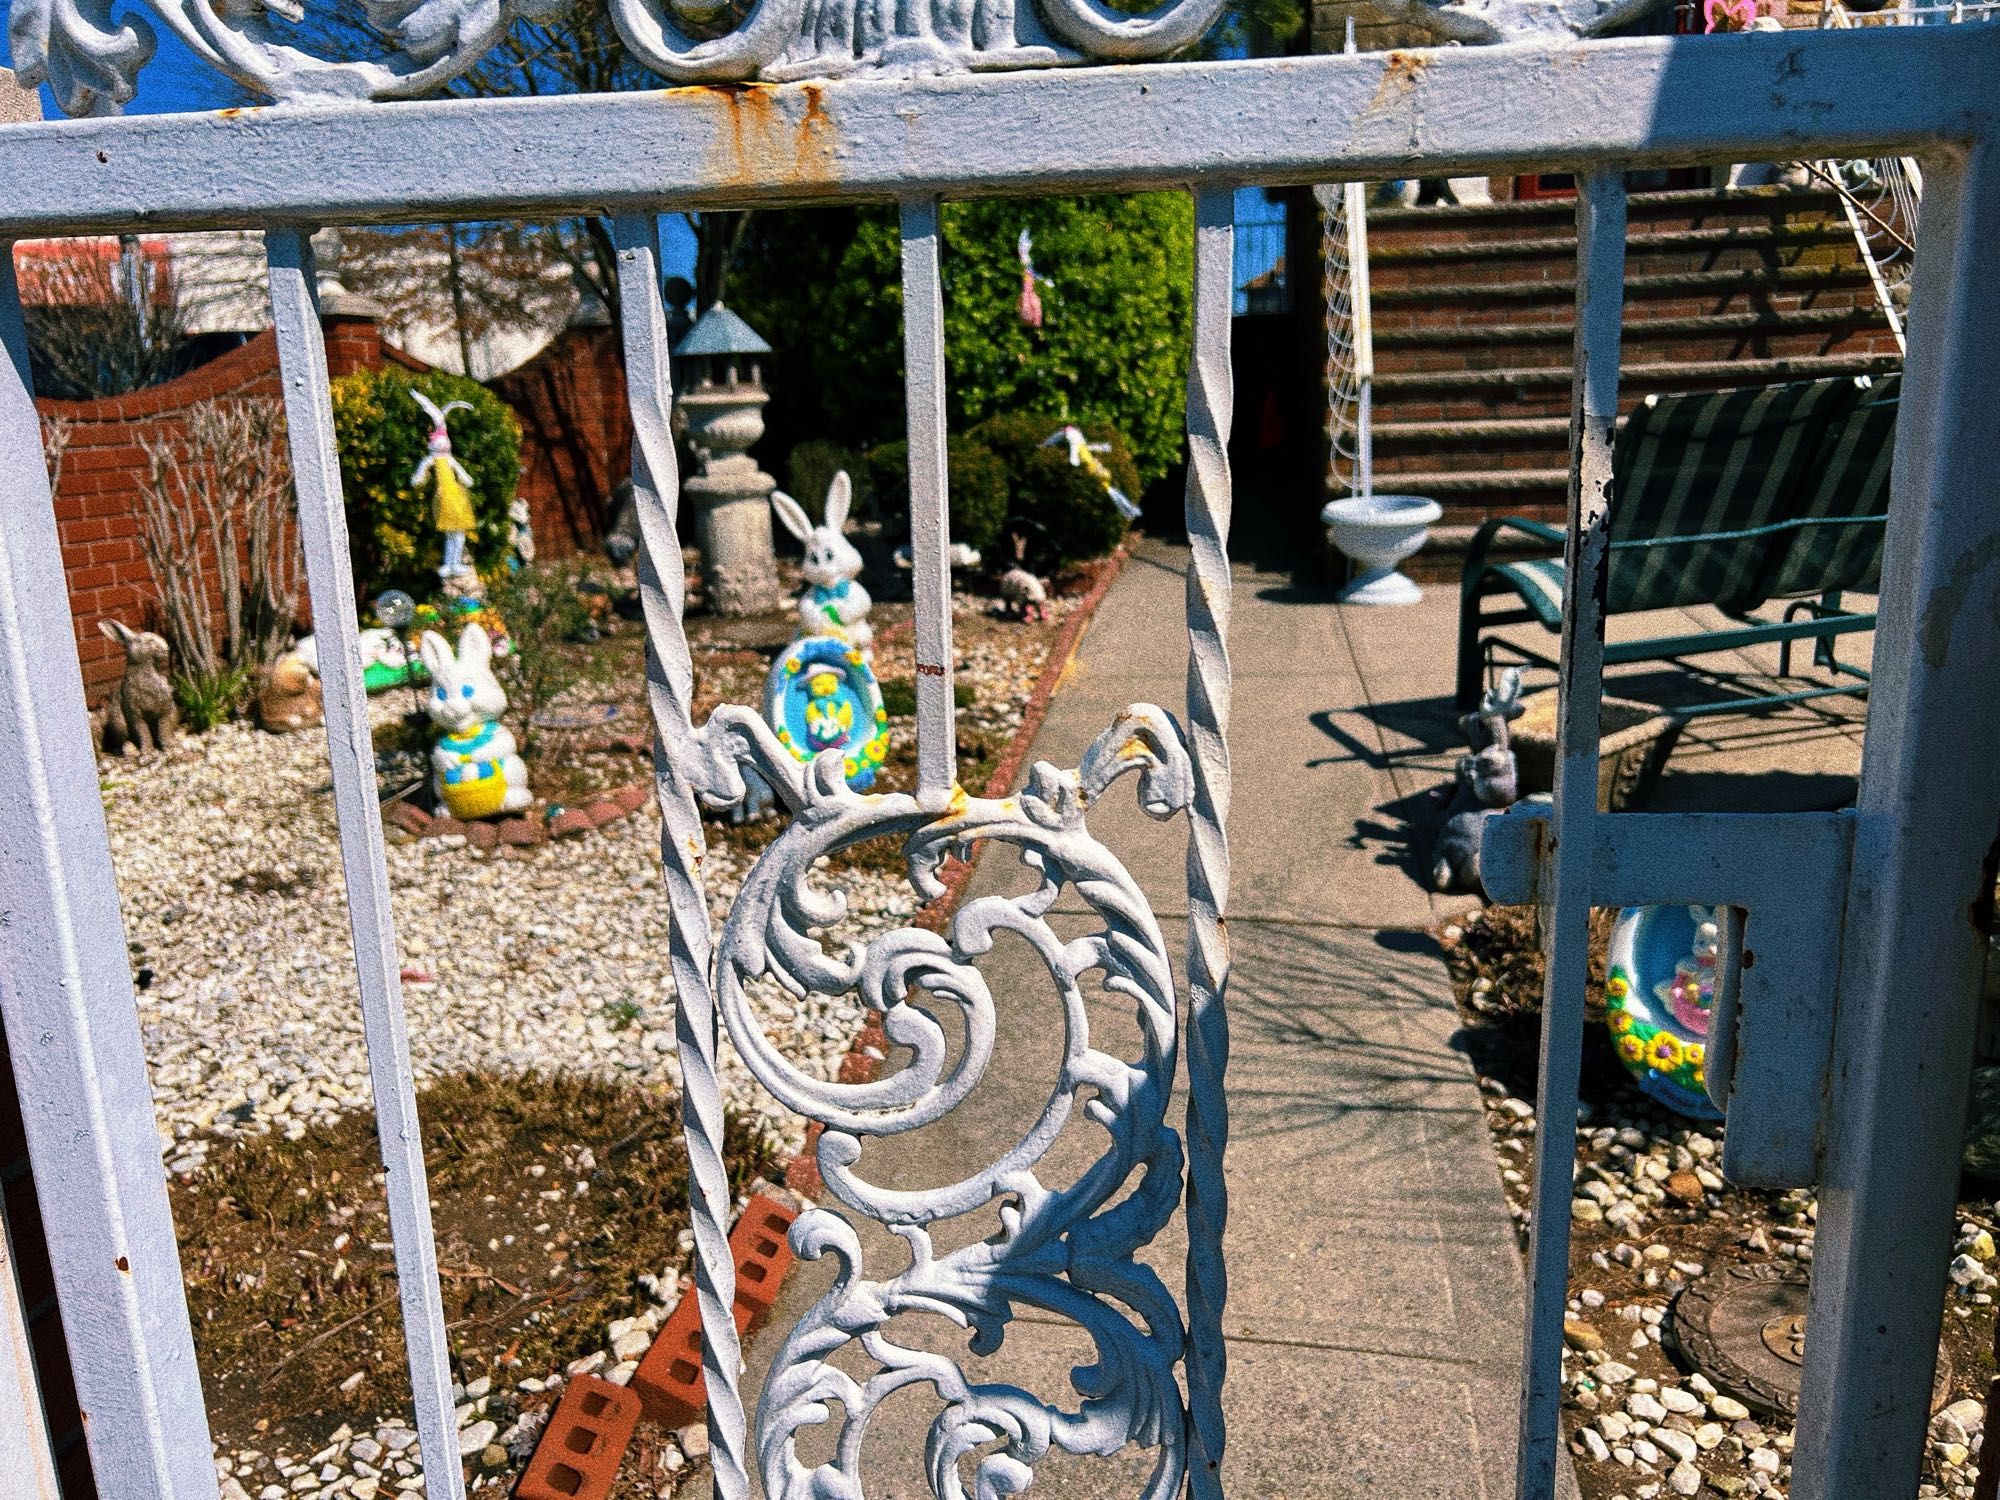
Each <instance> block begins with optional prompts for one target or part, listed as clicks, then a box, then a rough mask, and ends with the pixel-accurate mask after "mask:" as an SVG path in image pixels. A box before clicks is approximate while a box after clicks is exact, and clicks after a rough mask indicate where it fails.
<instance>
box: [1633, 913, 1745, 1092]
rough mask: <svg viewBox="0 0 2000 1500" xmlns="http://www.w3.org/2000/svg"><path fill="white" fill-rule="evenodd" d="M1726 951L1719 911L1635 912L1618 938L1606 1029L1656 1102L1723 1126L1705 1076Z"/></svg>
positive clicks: (1634, 1075)
mask: <svg viewBox="0 0 2000 1500" xmlns="http://www.w3.org/2000/svg"><path fill="white" fill-rule="evenodd" d="M1720 951H1721V940H1720V930H1719V925H1718V923H1717V920H1716V913H1715V908H1713V907H1710V906H1633V907H1627V908H1626V909H1625V910H1624V911H1622V912H1620V913H1619V914H1618V922H1617V924H1616V925H1615V926H1614V927H1613V928H1612V930H1611V951H1610V954H1609V970H1610V972H1609V975H1608V977H1607V978H1606V980H1605V985H1604V1021H1605V1025H1606V1026H1607V1027H1608V1028H1609V1029H1610V1032H1611V1045H1612V1049H1613V1050H1614V1051H1615V1052H1616V1053H1617V1054H1618V1060H1619V1061H1620V1062H1622V1063H1623V1064H1624V1065H1625V1067H1626V1069H1627V1070H1628V1071H1629V1072H1630V1073H1631V1074H1632V1076H1633V1078H1634V1079H1635V1080H1637V1082H1638V1085H1639V1088H1640V1089H1641V1091H1642V1092H1644V1093H1645V1094H1646V1095H1647V1096H1648V1097H1650V1098H1652V1099H1655V1100H1657V1101H1658V1102H1659V1103H1661V1104H1664V1105H1665V1106H1666V1107H1667V1108H1668V1109H1671V1110H1673V1111H1674V1112H1675V1113H1676V1114H1682V1115H1686V1116H1688V1117H1689V1118H1690V1119H1696V1120H1704V1121H1711V1122H1712V1121H1716V1120H1720V1119H1721V1118H1722V1115H1721V1112H1720V1111H1719V1110H1717V1109H1716V1107H1715V1106H1714V1104H1713V1103H1711V1102H1710V1100H1709V1097H1708V1092H1707V1084H1708V1078H1707V1073H1706V1071H1705V1068H1706V1065H1707V1061H1708V1034H1709V1026H1710V1019H1711V1016H1712V1015H1713V1013H1714V1010H1715V982H1716V974H1717V965H1718V960H1719V954H1720Z"/></svg>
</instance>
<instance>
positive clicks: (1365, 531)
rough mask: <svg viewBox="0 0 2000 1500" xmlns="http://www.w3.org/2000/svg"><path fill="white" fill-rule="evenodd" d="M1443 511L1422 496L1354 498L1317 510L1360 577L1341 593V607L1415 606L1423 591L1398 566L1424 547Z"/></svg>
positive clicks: (1338, 501)
mask: <svg viewBox="0 0 2000 1500" xmlns="http://www.w3.org/2000/svg"><path fill="white" fill-rule="evenodd" d="M1443 514H1444V509H1443V507H1442V506H1440V505H1439V504H1438V503H1437V501H1435V500H1427V499H1425V498H1424V497H1423V496H1421V495H1369V496H1366V497H1363V496H1360V495H1355V496H1351V497H1350V498H1348V499H1346V500H1329V501H1328V502H1327V503H1326V505H1325V506H1324V507H1323V508H1322V509H1321V510H1320V513H1319V518H1320V520H1322V521H1323V522H1325V523H1326V534H1327V538H1328V540H1330V541H1331V542H1332V543H1333V545H1334V546H1336V547H1338V548H1339V549H1340V550H1341V551H1342V552H1343V553H1345V554H1346V555H1347V556H1348V557H1350V558H1352V559H1353V560H1354V562H1355V564H1356V566H1358V567H1359V568H1360V569H1361V571H1360V572H1359V573H1357V574H1356V575H1355V577H1354V579H1353V581H1352V582H1350V583H1349V584H1348V585H1347V587H1346V588H1344V589H1342V590H1341V591H1340V602H1341V603H1343V604H1415V603H1416V602H1417V601H1418V600H1419V599H1421V598H1423V597H1424V591H1423V590H1422V589H1420V588H1418V587H1417V586H1416V585H1415V584H1414V583H1412V582H1411V581H1410V580H1409V579H1407V578H1405V577H1404V576H1403V575H1402V574H1401V573H1398V572H1397V571H1396V565H1397V564H1398V563H1400V562H1402V561H1403V559H1404V558H1406V557H1409V556H1411V555H1412V554H1414V553H1415V552H1416V551H1417V550H1418V549H1419V548H1420V547H1422V546H1423V544H1424V539H1425V538H1426V537H1427V536H1428V535H1429V534H1430V528H1431V526H1432V524H1433V523H1434V522H1436V521H1437V520H1438V518H1439V517H1440V516H1442V515H1443Z"/></svg>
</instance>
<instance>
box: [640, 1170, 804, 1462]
mask: <svg viewBox="0 0 2000 1500" xmlns="http://www.w3.org/2000/svg"><path fill="white" fill-rule="evenodd" d="M797 1217H798V1213H797V1211H796V1210H795V1209H791V1208H788V1207H786V1206H785V1205H784V1204H782V1203H780V1202H778V1201H777V1200H776V1199H775V1198H767V1197H764V1196H763V1195H761V1194H760V1195H759V1196H757V1197H755V1198H752V1199H751V1200H750V1206H749V1207H748V1208H746V1209H744V1210H743V1214H742V1217H741V1218H739V1219H738V1220H737V1221H736V1227H735V1228H734V1229H732V1230H731V1231H730V1232H729V1252H730V1258H731V1259H732V1260H734V1261H735V1262H736V1304H735V1307H734V1308H733V1309H732V1312H733V1313H734V1317H735V1323H736V1331H737V1332H738V1333H739V1334H740V1333H747V1332H749V1330H750V1328H751V1326H752V1325H753V1324H754V1323H757V1322H760V1321H762V1320H763V1318H764V1316H765V1315H766V1314H767V1313H769V1312H770V1310H771V1307H772V1304H773V1303H775V1302H776V1301H777V1299H778V1289H779V1288H780V1287H781V1286H782V1285H783V1284H784V1280H785V1272H786V1271H788V1270H790V1269H791V1264H792V1247H791V1245H790V1243H789V1242H788V1241H787V1240H786V1238H785V1236H786V1234H787V1232H788V1231H789V1230H790V1229H791V1227H792V1220H794V1219H796V1218H797ZM632 1389H633V1390H635V1391H637V1392H638V1393H639V1399H640V1400H641V1401H643V1402H644V1403H645V1407H646V1415H647V1416H648V1417H650V1418H651V1419H652V1420H653V1421H655V1422H658V1423H660V1424H662V1425H663V1426H667V1427H685V1426H687V1425H688V1423H690V1422H693V1421H696V1420H697V1419H699V1418H700V1416H701V1414H702V1412H703V1411H704V1410H705V1409H706V1408H707V1405H708V1387H707V1382H706V1381H705V1380H704V1379H703V1378H702V1371H701V1309H700V1305H699V1303H698V1302H697V1300H696V1298H695V1294H694V1290H693V1288H692V1287H690V1288H689V1289H688V1292H687V1294H686V1295H685V1296H683V1297H682V1298H681V1300H680V1305H679V1306H677V1307H676V1308H675V1309H674V1310H673V1312H672V1313H671V1314H670V1315H669V1316H668V1318H667V1322H666V1326H665V1327H663V1328H662V1329H661V1330H660V1334H659V1337H658V1338H656V1339H654V1340H653V1347H652V1348H650V1349H648V1350H647V1351H646V1357H645V1358H644V1359H642V1360H640V1361H639V1368H638V1369H637V1370H636V1371H635V1372H634V1373H633V1375H632Z"/></svg>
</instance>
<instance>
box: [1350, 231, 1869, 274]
mask: <svg viewBox="0 0 2000 1500" xmlns="http://www.w3.org/2000/svg"><path fill="white" fill-rule="evenodd" d="M1853 243H1854V233H1853V231H1852V230H1850V229H1849V228H1848V227H1847V225H1846V223H1845V222H1844V221H1818V222H1813V221H1808V222H1804V223H1798V224H1793V223H1789V222H1785V223H1778V224H1762V225H1723V226H1719V227H1715V228H1698V229H1679V228H1669V229H1660V230H1655V231H1653V232H1651V233H1647V234H1634V235H1629V236H1627V238H1626V241H1625V255H1626V258H1627V259H1628V260H1631V259H1636V258H1638V257H1641V256H1647V255H1662V254H1680V253H1683V252H1686V251H1708V252H1710V253H1713V252H1716V251H1721V250H1744V249H1748V250H1768V249H1804V248H1807V247H1810V246H1813V245H1852V244H1853ZM1543 256H1546V257H1549V258H1551V259H1561V260H1565V261H1573V260H1575V259H1576V236H1575V235H1574V234H1558V235H1547V236H1532V237H1526V238H1521V239H1493V240H1468V241H1458V242H1454V241H1443V242H1437V243H1431V242H1420V243H1413V244H1397V243H1391V244H1387V245H1383V246H1380V247H1377V246H1375V245H1373V244H1371V245H1370V246H1369V249H1368V265H1369V269H1370V270H1371V271H1374V270H1377V269H1382V268H1393V267H1400V266H1405V265H1436V264H1440V263H1449V262H1463V261H1495V260H1530V259H1536V258H1539V257H1543Z"/></svg>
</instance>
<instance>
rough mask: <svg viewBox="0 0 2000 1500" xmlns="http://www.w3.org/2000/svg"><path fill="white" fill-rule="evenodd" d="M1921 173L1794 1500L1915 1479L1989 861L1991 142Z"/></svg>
mask: <svg viewBox="0 0 2000 1500" xmlns="http://www.w3.org/2000/svg"><path fill="white" fill-rule="evenodd" d="M1924 177H1925V188H1924V212H1923V222H1922V224H1921V225H1920V226H1919V231H1918V240H1917V254H1916V258H1915V270H1914V277H1915V280H1914V284H1913V286H1912V289H1911V297H1910V356H1909V360H1908V362H1907V363H1906V365H1905V366H1904V372H1903V400H1902V408H1901V414H1900V416H1899V419H1898V421H1897V424H1896V450H1895V459H1894V468H1893V470H1892V471H1891V475H1890V500H1889V523H1888V532H1887V536H1886V538H1885V540H1884V552H1883V559H1882V578H1883V592H1882V599H1881V607H1880V611H1879V613H1878V614H1877V616H1876V625H1875V652H1874V666H1875V676H1874V678H1873V680H1872V681H1871V683H1870V687H1869V706H1868V738H1867V742H1866V746H1865V748H1864V750H1863V754H1862V761H1861V789H1860V794H1859V797H1858V798H1857V800H1856V803H1855V834H1854V857H1853V860H1852V862H1851V865H1850V875H1849V879H1848V884H1847V901H1846V914H1845V921H1844V924H1843V941H1842V944H1841V960H1840V984H1839V995H1840V1002H1839V1007H1838V1010H1837V1012H1836V1015H1835V1018H1834V1071H1833V1079H1832V1087H1831V1089H1830V1090H1829V1094H1828V1104H1829V1107H1828V1114H1827V1117H1826V1120H1825V1136H1824V1146H1823V1156H1822V1160H1821V1171H1820V1195H1819V1197H1820V1211H1819V1221H1818V1223H1819V1232H1818V1235H1817V1238H1816V1241H1815V1246H1814V1255H1813V1268H1812V1286H1811V1301H1810V1304H1809V1309H1808V1318H1807V1322H1808V1326H1809V1327H1810V1330H1811V1333H1810V1336H1809V1337H1808V1338H1807V1340H1806V1348H1805V1369H1804V1373H1803V1379H1802V1384H1801V1389H1800V1392H1799V1427H1798V1447H1797V1450H1796V1452H1795V1454H1794V1457H1793V1488H1792V1493H1793V1494H1794V1495H1795V1496H1797V1497H1798V1500H1847V1497H1849V1496H1861V1495H1906V1494H1910V1493H1912V1492H1913V1491H1914V1490H1915V1488H1916V1483H1917V1479H1918V1476H1919V1473H1920V1472H1921V1467H1922V1463H1923V1456H1924V1443H1925V1424H1926V1423H1927V1422H1928V1420H1929V1417H1930V1389H1931V1369H1932V1362H1933V1360H1934V1359H1935V1357H1936V1349H1937V1342H1938V1331H1939V1324H1940V1321H1941V1320H1942V1316H1943V1306H1944V1293H1945V1268H1946V1265H1947V1263H1948V1262H1949V1260H1950V1256H1951V1250H1950V1245H1951V1235H1952V1229H1953V1225H1954V1223H1955V1222H1956V1214H1955V1211H1954V1209H1955V1202H1956V1197H1957V1192H1956V1190H1957V1186H1958V1167H1959V1150H1960V1145H1961V1142H1962V1140H1963V1132H1964V1127H1965V1113H1964V1111H1965V1095H1966V1087H1967V1082H1968V1079H1967V1071H1968V1070H1967V1069H1966V1068H1965V1066H1964V1064H1963V1059H1965V1058H1967V1057H1969V1056H1970V1055H1971V1053H1972V1042H1973V1031H1974V1024H1975V1019H1976V1014H1977V1003H1978V994H1979V972H1980V961H1981V958H1980V955H1981V953H1982V952H1983V950H1984V942H1983V940H1982V939H1983V934H1982V932H1981V928H1982V927H1984V928H1988V929H1990V927H1991V923H1992V912H1993V907H1992V901H1993V884H1994V874H1995V867H1996V864H2000V828H1996V827H1995V826H1994V825H1993V823H1992V822H1991V821H1990V819H1991V813H1992V809H1993V808H1994V807H1995V806H1996V805H2000V759H1996V757H1995V756H1994V755H1993V754H1992V746H1993V744H1994V743H1995V741H1996V739H2000V694H1996V693H1995V692H1994V690H1993V664H1994V660H1995V639H1996V635H2000V506H1996V505H1995V504H1994V484H1993V477H1992V465H1991V442H1990V427H1991V410H1990V408H1991V400H1990V394H1989V387H1990V381H1989V380H1988V378H1987V377H1988V374H1989V367H1990V362H1991V359H1992V351H1993V350H1994V349H1995V348H2000V294H1996V291H1995V288H1996V287H2000V147H1996V145H1995V143H1994V142H1993V141H1991V140H1987V141H1982V142H1980V143H1978V144H1977V145H1975V146H1973V147H1971V148H1970V149H1967V150H1958V151H1951V152H1942V151H1941V152H1938V153H1936V154H1935V155H1932V156H1930V157H1928V158H1927V159H1926V160H1925V163H1924ZM1895 580H1902V582H1903V586H1902V587H1896V586H1894V581H1895ZM1968 809H1979V810H1981V813H1982V815H1981V816H1974V817H1968V816H1966V812H1967V810H1968ZM1989 1441H1990V1440H1989ZM1993 1457H1994V1459H1995V1460H1996V1461H2000V1445H1996V1447H1995V1451H1994V1454H1993Z"/></svg>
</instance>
